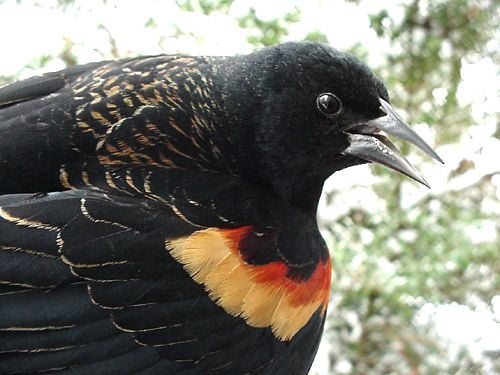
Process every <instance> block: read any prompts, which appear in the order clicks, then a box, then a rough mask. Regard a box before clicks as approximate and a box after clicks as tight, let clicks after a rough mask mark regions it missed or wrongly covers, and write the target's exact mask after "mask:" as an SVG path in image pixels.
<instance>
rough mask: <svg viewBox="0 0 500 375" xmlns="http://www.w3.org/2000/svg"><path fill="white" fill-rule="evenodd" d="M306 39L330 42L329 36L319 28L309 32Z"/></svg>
mask: <svg viewBox="0 0 500 375" xmlns="http://www.w3.org/2000/svg"><path fill="white" fill-rule="evenodd" d="M304 40H307V41H309V42H319V43H328V37H327V36H326V35H325V34H323V33H322V32H321V31H318V30H315V31H311V32H310V33H308V34H307V35H306V37H305V38H304Z"/></svg>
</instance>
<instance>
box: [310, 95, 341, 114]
mask: <svg viewBox="0 0 500 375" xmlns="http://www.w3.org/2000/svg"><path fill="white" fill-rule="evenodd" d="M316 106H317V107H318V110H319V111H320V113H321V114H322V115H323V116H326V117H333V116H335V115H337V114H338V113H339V112H340V110H341V109H342V103H341V102H340V100H339V98H337V97H336V96H335V95H333V94H330V93H329V92H327V93H323V94H319V95H318V97H317V98H316Z"/></svg>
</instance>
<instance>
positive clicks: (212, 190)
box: [0, 43, 423, 374]
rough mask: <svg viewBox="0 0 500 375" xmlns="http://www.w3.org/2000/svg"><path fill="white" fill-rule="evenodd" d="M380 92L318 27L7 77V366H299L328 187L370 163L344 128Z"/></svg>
mask: <svg viewBox="0 0 500 375" xmlns="http://www.w3.org/2000/svg"><path fill="white" fill-rule="evenodd" d="M325 92H326V93H328V92H331V93H333V94H332V95H334V96H335V97H337V98H339V100H340V102H341V103H340V104H341V110H340V111H339V112H338V113H336V114H334V115H332V116H326V117H325V116H322V115H321V113H318V107H317V104H316V103H317V96H318V95H320V94H322V93H325ZM381 99H382V100H384V101H386V100H388V95H387V91H386V90H385V88H384V86H383V84H382V83H381V82H380V80H379V79H378V78H376V77H375V76H374V75H373V74H372V73H371V72H370V71H369V69H368V68H366V67H365V66H364V65H363V64H362V63H361V62H360V61H358V60H357V59H355V58H353V57H351V56H348V55H345V54H342V53H340V52H338V51H335V50H333V49H331V48H330V47H327V46H324V45H320V44H315V43H288V44H284V45H280V46H276V47H272V48H268V49H264V50H262V51H258V52H256V53H254V54H251V55H248V56H238V57H187V56H152V57H140V58H134V59H126V60H121V61H115V62H101V63H92V64H88V65H84V66H80V67H75V68H70V69H67V70H64V71H61V72H56V73H50V74H47V75H44V76H41V77H35V78H31V79H29V80H26V81H21V82H18V83H14V84H12V85H10V86H6V87H3V88H0V194H3V195H0V373H2V374H21V373H22V374H25V373H38V372H44V373H54V374H126V373H127V374H128V373H130V374H211V373H214V374H304V373H306V372H307V371H308V369H309V367H310V366H311V363H312V361H313V358H314V355H315V353H316V350H317V347H318V344H319V341H320V338H321V332H322V330H323V324H324V319H325V316H326V307H327V304H328V292H329V283H330V261H329V256H328V250H327V249H326V246H325V243H324V241H323V239H322V237H321V235H320V234H319V231H318V226H317V222H316V217H315V214H316V207H317V203H318V200H319V196H320V194H321V189H322V186H323V182H324V180H325V178H326V177H328V176H329V175H330V174H332V173H334V172H335V171H337V170H340V169H343V168H346V167H349V166H352V165H356V164H360V163H363V162H365V160H363V159H362V158H358V157H356V156H355V155H356V154H357V153H360V151H359V150H360V148H359V147H358V148H356V147H352V144H351V143H350V139H351V138H350V136H351V135H352V134H351V133H349V131H350V130H349V129H351V128H353V127H354V126H355V125H356V126H357V125H358V124H364V123H369V122H370V121H374V120H376V119H378V118H379V117H381V116H383V115H384V112H383V111H382V110H381V107H380V103H381V101H380V100H381ZM371 126H372V127H373V125H371ZM358 128H359V126H358ZM363 129H365V128H363ZM367 134H368V135H364V138H363V142H365V141H366V142H370V139H371V138H370V136H369V134H371V133H367ZM365 138H366V139H365ZM375 138H376V137H375V136H374V137H373V139H375ZM377 139H378V138H377ZM422 142H423V141H422ZM349 147H350V148H349ZM345 150H349V152H350V153H351V154H352V155H348V154H346V153H345V152H344V151H345ZM370 152H372V151H370V150H369V152H368V154H367V152H365V151H363V155H365V154H367V155H368V157H371V156H370V154H369V153H370ZM391 152H392V151H391ZM368 160H369V159H368ZM395 160H396V159H395ZM398 160H402V159H397V160H396V161H395V162H393V161H388V162H387V164H388V165H389V166H392V167H394V166H396V167H398V168H400V167H399V164H397V163H396V162H398V163H399V161H398ZM391 163H392V164H391ZM395 163H396V164H395ZM405 168H407V167H402V169H401V170H402V171H403V172H404V173H409V172H407V171H406V170H405ZM405 171H406V172H405ZM412 173H413V172H412Z"/></svg>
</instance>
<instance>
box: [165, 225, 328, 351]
mask: <svg viewBox="0 0 500 375" xmlns="http://www.w3.org/2000/svg"><path fill="white" fill-rule="evenodd" d="M251 232H252V227H251V226H246V227H241V228H237V229H218V228H208V229H205V230H201V231H197V232H194V233H193V234H191V235H190V236H187V237H182V238H179V239H175V240H167V241H166V248H167V249H168V250H169V251H170V253H171V254H172V256H173V257H174V258H175V259H176V260H177V261H178V262H180V263H181V264H182V265H183V266H184V268H185V269H186V271H187V272H188V273H189V274H190V275H191V277H192V278H193V279H194V280H195V281H196V282H198V283H200V284H203V285H204V286H205V289H206V290H207V291H208V293H209V295H210V297H211V298H212V299H213V300H214V301H215V302H216V303H217V304H218V305H219V306H221V307H222V308H224V310H226V311H227V312H228V313H229V314H231V315H234V316H240V317H242V318H243V319H244V320H245V321H246V322H247V324H249V325H250V326H252V327H270V328H271V329H272V331H273V333H274V335H275V336H276V337H277V338H278V339H280V340H282V341H287V340H290V339H291V338H292V337H293V336H294V335H295V334H296V333H297V332H298V331H299V330H300V329H301V328H302V327H304V326H305V325H306V324H307V322H308V321H309V320H310V319H311V317H312V315H313V314H314V313H315V312H316V311H317V310H318V309H321V313H322V314H324V313H325V311H326V308H327V306H328V300H329V295H330V280H331V264H330V259H329V258H328V260H327V261H325V262H320V263H318V264H317V265H316V269H315V270H314V272H313V273H312V275H311V276H310V277H309V278H307V279H306V280H300V281H297V280H294V279H292V278H290V277H289V275H290V272H289V271H290V269H289V266H288V265H287V264H286V263H285V262H284V261H274V262H271V263H268V264H264V265H252V264H249V263H248V262H247V261H245V258H244V256H243V254H241V252H240V249H239V247H238V246H239V243H240V241H241V240H242V239H243V238H245V236H247V235H248V234H249V233H251Z"/></svg>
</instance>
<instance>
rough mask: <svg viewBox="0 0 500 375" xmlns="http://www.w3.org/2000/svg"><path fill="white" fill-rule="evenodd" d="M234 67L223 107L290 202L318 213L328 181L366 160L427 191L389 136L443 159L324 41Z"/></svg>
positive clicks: (364, 72)
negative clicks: (409, 180) (321, 197)
mask: <svg viewBox="0 0 500 375" xmlns="http://www.w3.org/2000/svg"><path fill="white" fill-rule="evenodd" d="M230 62H231V63H230V64H229V65H230V66H229V67H228V68H227V77H231V78H230V79H229V80H228V85H227V86H226V87H228V91H227V92H228V93H229V94H228V96H227V98H226V99H227V100H226V108H228V106H229V108H231V109H230V112H231V114H232V116H233V117H234V118H235V119H237V120H238V121H239V122H240V123H241V126H242V127H244V129H245V131H244V132H242V133H241V134H243V133H244V134H245V136H244V137H242V139H241V142H239V146H240V149H242V150H244V152H245V153H246V155H241V157H242V158H245V157H246V158H247V160H246V165H247V167H248V169H249V170H252V173H253V175H254V176H257V178H261V179H262V180H263V181H265V182H266V183H268V184H270V185H272V187H273V188H274V189H275V190H276V192H278V193H279V194H280V195H282V196H283V197H284V198H285V199H287V200H288V201H290V202H291V203H292V204H294V205H296V206H299V207H302V208H304V209H306V210H311V209H312V210H315V208H316V205H317V201H318V199H319V194H320V192H321V188H322V186H323V182H324V180H325V179H326V178H327V177H328V176H330V175H331V174H332V173H334V172H335V171H338V170H341V169H344V168H347V167H349V166H353V165H357V164H362V163H366V162H374V163H379V164H383V165H385V166H387V167H389V168H391V169H394V170H396V171H398V172H401V173H403V174H405V175H407V176H409V177H411V178H413V179H414V180H416V181H418V182H420V183H422V184H424V185H426V186H428V184H427V183H426V182H425V180H424V179H423V177H421V176H420V174H419V173H418V172H417V171H416V170H415V169H414V168H413V167H412V166H411V164H410V163H409V162H408V161H407V160H406V159H405V158H404V156H403V155H402V154H401V153H400V152H399V151H398V149H397V148H396V147H395V146H394V145H393V144H392V143H391V142H390V141H389V140H388V139H387V138H386V137H385V135H384V134H389V135H392V136H395V137H397V138H402V139H404V140H406V141H408V142H411V143H413V144H414V145H416V146H417V147H419V148H420V149H422V150H423V151H424V152H426V153H427V154H429V155H430V156H432V157H434V158H435V159H437V160H439V161H441V159H440V158H439V156H437V154H436V153H435V152H434V151H433V150H432V149H431V148H430V146H428V145H427V144H426V143H425V142H424V141H423V140H422V139H421V138H420V137H419V136H418V135H417V134H416V133H415V132H414V131H413V130H411V128H409V127H408V126H407V125H406V124H405V123H404V122H403V120H402V119H401V117H400V116H399V115H398V114H397V113H396V112H395V111H394V109H393V108H392V106H391V105H390V101H389V95H388V92H387V89H386V88H385V86H384V84H383V82H382V81H381V80H380V79H379V78H378V77H377V76H375V75H374V74H373V73H372V72H371V70H370V69H369V68H368V67H367V66H366V65H365V64H363V63H362V62H361V61H360V60H358V59H357V58H355V57H354V56H351V55H349V54H346V53H342V52H339V51H337V50H335V49H333V48H331V47H329V46H326V45H323V44H319V43H285V44H281V45H278V46H274V47H270V48H266V49H262V50H260V51H257V52H255V53H253V54H250V55H247V56H244V57H241V58H239V59H237V60H230ZM242 142H244V143H245V145H246V146H245V147H243V146H242V145H243V143H242ZM250 144H252V145H253V147H250V146H248V145H250ZM250 165H251V166H250Z"/></svg>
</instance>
